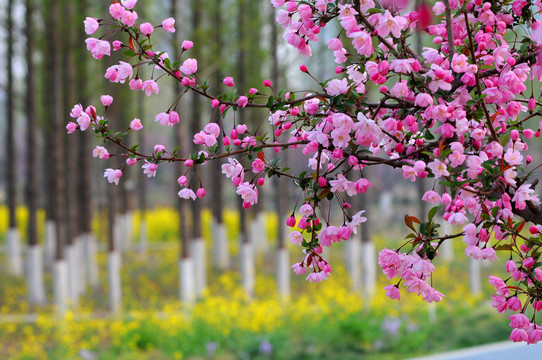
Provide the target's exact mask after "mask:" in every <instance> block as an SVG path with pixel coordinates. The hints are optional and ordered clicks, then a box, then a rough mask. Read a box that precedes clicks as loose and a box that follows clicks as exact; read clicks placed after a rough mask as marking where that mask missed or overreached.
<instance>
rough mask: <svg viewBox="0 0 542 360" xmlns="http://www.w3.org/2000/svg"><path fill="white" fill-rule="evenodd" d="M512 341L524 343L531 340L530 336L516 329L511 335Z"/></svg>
mask: <svg viewBox="0 0 542 360" xmlns="http://www.w3.org/2000/svg"><path fill="white" fill-rule="evenodd" d="M510 340H511V341H513V342H524V341H527V340H529V336H528V335H527V333H526V332H525V330H523V329H514V330H512V332H511V333H510Z"/></svg>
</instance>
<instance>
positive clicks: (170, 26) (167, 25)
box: [162, 18, 175, 33]
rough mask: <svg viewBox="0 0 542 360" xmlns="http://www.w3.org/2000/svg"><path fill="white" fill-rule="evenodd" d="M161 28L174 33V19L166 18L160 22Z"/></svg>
mask: <svg viewBox="0 0 542 360" xmlns="http://www.w3.org/2000/svg"><path fill="white" fill-rule="evenodd" d="M162 27H163V28H164V30H166V31H167V32H171V33H174V32H175V19H174V18H167V19H164V21H162Z"/></svg>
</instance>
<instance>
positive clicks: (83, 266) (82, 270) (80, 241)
mask: <svg viewBox="0 0 542 360" xmlns="http://www.w3.org/2000/svg"><path fill="white" fill-rule="evenodd" d="M75 249H76V255H77V261H78V266H77V271H78V273H79V286H78V287H77V289H78V290H79V292H78V293H77V295H78V296H81V295H83V294H84V293H85V291H86V289H87V261H86V254H85V250H84V249H85V244H84V235H79V236H78V237H77V239H76V241H75Z"/></svg>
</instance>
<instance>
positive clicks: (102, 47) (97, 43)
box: [85, 38, 111, 60]
mask: <svg viewBox="0 0 542 360" xmlns="http://www.w3.org/2000/svg"><path fill="white" fill-rule="evenodd" d="M85 43H86V44H87V49H88V50H89V51H90V52H91V53H92V57H93V58H95V59H97V60H100V59H101V58H102V57H103V56H104V55H107V56H110V55H111V44H109V41H105V40H98V39H95V38H88V39H86V40H85Z"/></svg>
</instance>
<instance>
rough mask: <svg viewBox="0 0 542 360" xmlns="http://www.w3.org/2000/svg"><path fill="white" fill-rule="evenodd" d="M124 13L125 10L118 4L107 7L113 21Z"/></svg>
mask: <svg viewBox="0 0 542 360" xmlns="http://www.w3.org/2000/svg"><path fill="white" fill-rule="evenodd" d="M125 12H126V9H125V8H124V7H123V6H122V5H121V4H119V3H114V4H111V5H110V6H109V14H111V16H112V17H113V19H115V20H119V19H120V18H121V17H122V15H124V13H125Z"/></svg>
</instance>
